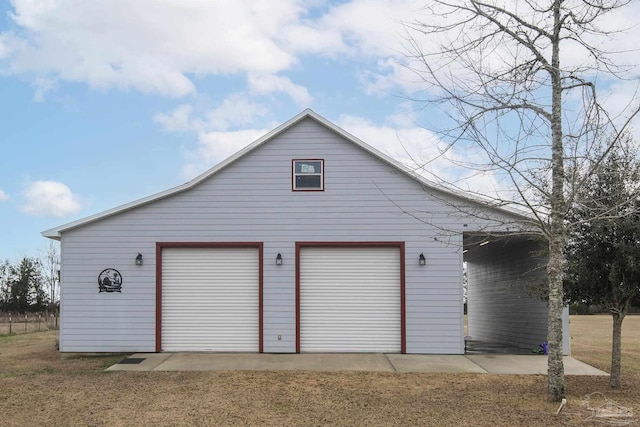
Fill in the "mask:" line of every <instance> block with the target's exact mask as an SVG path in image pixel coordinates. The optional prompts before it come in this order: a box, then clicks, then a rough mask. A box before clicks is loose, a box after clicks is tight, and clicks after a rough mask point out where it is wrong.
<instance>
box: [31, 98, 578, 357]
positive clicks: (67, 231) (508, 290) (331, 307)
mask: <svg viewBox="0 0 640 427" xmlns="http://www.w3.org/2000/svg"><path fill="white" fill-rule="evenodd" d="M478 213H481V214H478ZM525 219H526V218H525V217H524V216H523V215H521V214H517V213H513V212H510V211H507V210H504V209H497V208H493V207H490V206H488V205H486V204H484V203H482V202H479V201H477V200H472V199H470V198H468V197H465V195H461V194H457V193H454V192H451V191H449V190H446V189H443V188H440V187H438V186H435V185H433V184H431V183H429V182H428V181H426V180H425V179H424V178H422V177H420V176H418V175H416V174H415V173H413V172H412V171H411V170H409V169H407V168H406V167H404V166H403V165H402V164H400V163H398V162H396V161H395V160H393V159H391V158H389V157H388V156H386V155H385V154H383V153H381V152H379V151H377V150H376V149H374V148H372V147H371V146H369V145H367V144H366V143H364V142H363V141H361V140H359V139H357V138H355V137H354V136H352V135H350V134H349V133H347V132H346V131H344V130H343V129H341V128H339V127H338V126H336V125H335V124H333V123H331V122H329V121H328V120H326V119H325V118H323V117H321V116H320V115H318V114H317V113H315V112H313V111H311V110H305V111H303V112H302V113H300V114H298V115H297V116H295V117H293V118H292V119H291V120H289V121H287V122H286V123H284V124H282V125H281V126H279V127H278V128H276V129H274V130H273V131H271V132H270V133H268V134H267V135H265V136H264V137H262V138H260V139H259V140H257V141H255V142H253V143H252V144H250V145H248V146H247V147H246V148H244V149H243V150H241V151H240V152H238V153H236V154H235V155H233V156H232V157H230V158H229V159H227V160H225V161H223V162H222V163H220V164H218V165H217V166H215V167H213V168H212V169H210V170H209V171H207V172H205V173H203V174H202V175H200V176H198V177H196V178H195V179H193V180H192V181H190V182H188V183H186V184H184V185H181V186H178V187H176V188H173V189H170V190H167V191H164V192H162V193H159V194H156V195H152V196H149V197H147V198H144V199H141V200H138V201H135V202H132V203H129V204H127V205H124V206H120V207H116V208H114V209H111V210H109V211H106V212H103V213H100V214H97V215H94V216H91V217H88V218H84V219H81V220H78V221H75V222H72V223H69V224H65V225H62V226H60V227H56V228H54V229H51V230H48V231H45V232H43V235H44V236H46V237H49V238H52V239H57V240H60V241H61V248H62V250H61V331H60V350H61V351H63V352H116V351H117V352H161V351H207V352H267V353H294V352H388V353H422V354H427V353H434V354H462V353H464V348H465V331H464V322H463V319H464V316H463V314H464V311H463V305H464V304H463V303H464V292H463V286H462V282H463V261H464V260H465V257H467V256H469V264H470V268H469V272H470V274H473V275H474V276H473V280H472V279H471V278H470V280H469V283H470V286H473V287H474V289H473V292H472V291H471V289H470V291H469V294H470V295H475V296H477V297H476V299H475V301H476V304H475V306H474V305H472V304H471V301H470V305H469V307H470V315H469V330H470V331H472V330H474V328H475V330H476V331H477V332H476V334H478V336H479V337H480V336H481V337H482V339H486V340H495V341H504V342H507V343H511V344H513V343H514V342H516V341H517V344H518V345H519V346H525V347H526V346H531V347H534V348H535V347H537V344H538V343H541V342H542V341H544V339H545V336H546V330H545V329H544V327H543V328H542V329H541V328H540V325H546V308H545V304H544V303H543V302H540V301H538V300H535V298H532V297H530V296H529V295H527V293H526V292H524V291H523V289H521V286H519V283H520V276H521V274H522V273H524V272H525V271H530V270H531V265H532V264H531V263H538V264H543V263H544V260H541V259H538V258H535V257H534V256H533V255H532V254H533V252H534V250H535V249H536V248H537V245H538V243H537V242H535V241H534V240H533V239H523V238H518V239H516V238H514V239H511V240H509V239H504V238H502V239H498V240H492V238H491V237H487V236H496V235H508V233H513V231H514V230H516V231H517V230H522V227H523V226H522V224H523V220H525ZM479 236H484V237H482V239H484V240H482V242H480V240H479ZM484 241H487V242H488V243H483V242H484ZM480 243H483V244H482V245H480ZM516 248H517V251H515V250H513V249H516ZM501 254H503V255H501ZM505 254H506V255H508V256H504V255H505ZM514 254H515V255H514ZM513 256H516V257H517V259H514V258H513ZM496 287H499V288H500V290H499V291H496ZM483 295H485V296H486V295H490V297H489V298H484V297H483ZM520 304H525V305H523V306H521V305H520ZM525 306H526V307H533V308H531V309H527V310H523V309H522V307H525ZM472 307H475V308H473V310H474V312H475V313H476V316H475V319H477V321H476V320H473V319H474V317H473V316H472V312H471V310H472ZM514 313H515V314H514ZM518 313H519V315H520V318H521V319H520V320H521V321H514V316H516V317H517V315H518ZM473 322H476V325H477V326H473ZM565 335H566V336H568V325H567V327H566V329H565ZM514 340H515V341H514ZM568 350H569V347H568V341H567V340H565V352H566V353H568Z"/></svg>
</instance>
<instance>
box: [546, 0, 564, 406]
mask: <svg viewBox="0 0 640 427" xmlns="http://www.w3.org/2000/svg"><path fill="white" fill-rule="evenodd" d="M561 3H562V1H561V0H555V1H554V3H553V17H554V31H553V38H552V43H551V45H552V57H551V70H550V74H551V89H552V93H551V139H552V141H551V176H552V178H551V179H552V188H551V200H550V204H551V215H550V221H551V224H550V236H549V263H548V265H547V272H548V274H549V307H548V308H549V313H548V319H547V321H548V335H549V336H548V340H549V357H548V364H547V368H548V375H549V389H548V393H549V396H548V398H549V401H551V402H559V401H560V400H562V398H563V397H565V389H566V386H565V381H564V363H563V360H562V353H563V352H562V307H563V302H564V298H563V292H562V291H563V288H562V275H563V261H564V246H565V225H564V218H565V199H564V149H563V140H562V137H563V135H562V81H561V75H560V26H561V24H560V5H561Z"/></svg>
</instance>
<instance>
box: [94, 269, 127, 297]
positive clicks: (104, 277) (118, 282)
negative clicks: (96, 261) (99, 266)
mask: <svg viewBox="0 0 640 427" xmlns="http://www.w3.org/2000/svg"><path fill="white" fill-rule="evenodd" d="M98 291H99V292H122V275H121V274H120V272H119V271H118V270H116V269H115V268H107V269H105V270H102V273H100V274H99V275H98Z"/></svg>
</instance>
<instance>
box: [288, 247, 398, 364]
mask: <svg viewBox="0 0 640 427" xmlns="http://www.w3.org/2000/svg"><path fill="white" fill-rule="evenodd" d="M400 309H401V308H400V249H399V248H398V247H342V248H335V247H302V248H300V351H307V352H400V351H401V324H400Z"/></svg>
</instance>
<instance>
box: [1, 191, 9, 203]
mask: <svg viewBox="0 0 640 427" xmlns="http://www.w3.org/2000/svg"><path fill="white" fill-rule="evenodd" d="M7 200H9V195H8V194H7V193H5V192H4V191H3V190H2V189H0V202H6V201H7Z"/></svg>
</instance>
